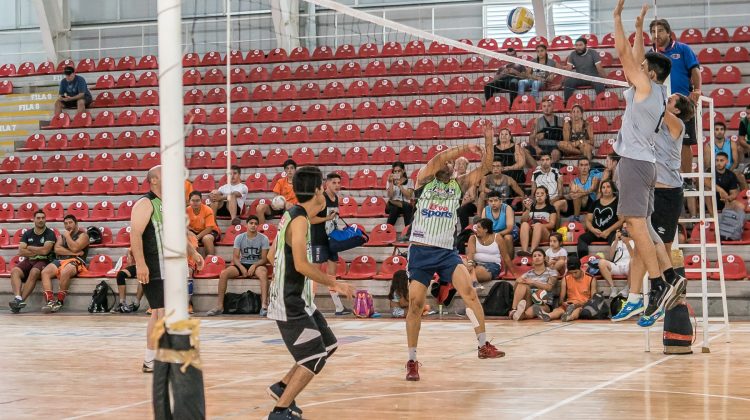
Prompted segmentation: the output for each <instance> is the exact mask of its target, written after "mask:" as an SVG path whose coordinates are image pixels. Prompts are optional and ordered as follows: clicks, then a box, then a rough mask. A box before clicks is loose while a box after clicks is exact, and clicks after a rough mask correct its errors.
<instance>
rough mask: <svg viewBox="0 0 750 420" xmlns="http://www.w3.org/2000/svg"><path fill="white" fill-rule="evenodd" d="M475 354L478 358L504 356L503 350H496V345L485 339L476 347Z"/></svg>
mask: <svg viewBox="0 0 750 420" xmlns="http://www.w3.org/2000/svg"><path fill="white" fill-rule="evenodd" d="M477 355H478V356H479V358H480V359H497V358H498V357H503V356H505V352H504V351H500V350H498V348H497V347H495V346H493V345H492V344H491V343H490V342H489V341H487V342H485V343H484V345H483V346H482V347H477Z"/></svg>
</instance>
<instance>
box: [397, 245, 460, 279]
mask: <svg viewBox="0 0 750 420" xmlns="http://www.w3.org/2000/svg"><path fill="white" fill-rule="evenodd" d="M463 263H464V262H463V260H462V259H461V257H459V256H458V251H456V250H455V249H445V248H438V247H434V246H421V245H409V261H408V262H407V264H406V272H407V273H408V275H409V279H411V280H416V281H418V282H420V283H422V284H424V285H425V286H429V284H430V282H431V281H432V277H433V276H434V275H435V273H437V275H438V277H439V278H440V282H441V283H450V282H451V281H452V280H453V272H454V271H455V270H456V267H458V266H459V265H461V264H463Z"/></svg>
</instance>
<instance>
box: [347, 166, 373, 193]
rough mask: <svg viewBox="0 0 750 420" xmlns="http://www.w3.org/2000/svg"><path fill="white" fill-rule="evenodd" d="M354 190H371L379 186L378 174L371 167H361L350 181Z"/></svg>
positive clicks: (350, 185)
mask: <svg viewBox="0 0 750 420" xmlns="http://www.w3.org/2000/svg"><path fill="white" fill-rule="evenodd" d="M349 188H351V189H353V190H370V189H376V188H378V175H377V174H376V173H375V171H372V170H370V169H360V170H359V171H357V173H356V174H355V175H354V178H353V179H352V180H351V182H350V183H349Z"/></svg>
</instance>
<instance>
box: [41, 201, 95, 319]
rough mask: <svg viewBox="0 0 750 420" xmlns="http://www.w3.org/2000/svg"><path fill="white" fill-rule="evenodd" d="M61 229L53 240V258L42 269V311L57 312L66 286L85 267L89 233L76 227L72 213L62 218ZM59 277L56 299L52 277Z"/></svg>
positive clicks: (65, 292) (62, 302) (63, 300)
mask: <svg viewBox="0 0 750 420" xmlns="http://www.w3.org/2000/svg"><path fill="white" fill-rule="evenodd" d="M63 225H64V226H65V229H63V231H62V233H61V234H60V236H59V237H57V241H56V242H55V247H54V253H55V254H54V255H55V259H54V260H53V261H52V262H51V263H49V264H47V266H46V267H44V270H42V287H43V288H44V300H45V301H46V302H47V303H46V304H45V305H44V306H42V312H44V313H50V312H57V311H59V310H60V309H62V307H63V305H64V304H65V297H66V296H67V295H68V286H70V281H71V280H72V279H73V277H75V276H77V275H78V273H80V272H81V271H83V270H85V269H86V258H87V257H88V255H89V235H88V233H86V231H85V230H84V229H79V228H78V219H76V217H75V216H74V215H72V214H68V215H66V216H65V217H64V218H63ZM55 277H57V278H58V279H60V291H59V292H57V300H55V295H54V293H53V292H52V279H53V278H55Z"/></svg>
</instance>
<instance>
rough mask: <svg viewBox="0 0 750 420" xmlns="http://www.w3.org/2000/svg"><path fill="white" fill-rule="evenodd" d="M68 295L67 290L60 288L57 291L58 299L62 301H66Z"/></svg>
mask: <svg viewBox="0 0 750 420" xmlns="http://www.w3.org/2000/svg"><path fill="white" fill-rule="evenodd" d="M66 296H68V292H67V291H66V290H60V291H59V292H57V300H58V301H60V302H61V303H62V302H65V297H66Z"/></svg>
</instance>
